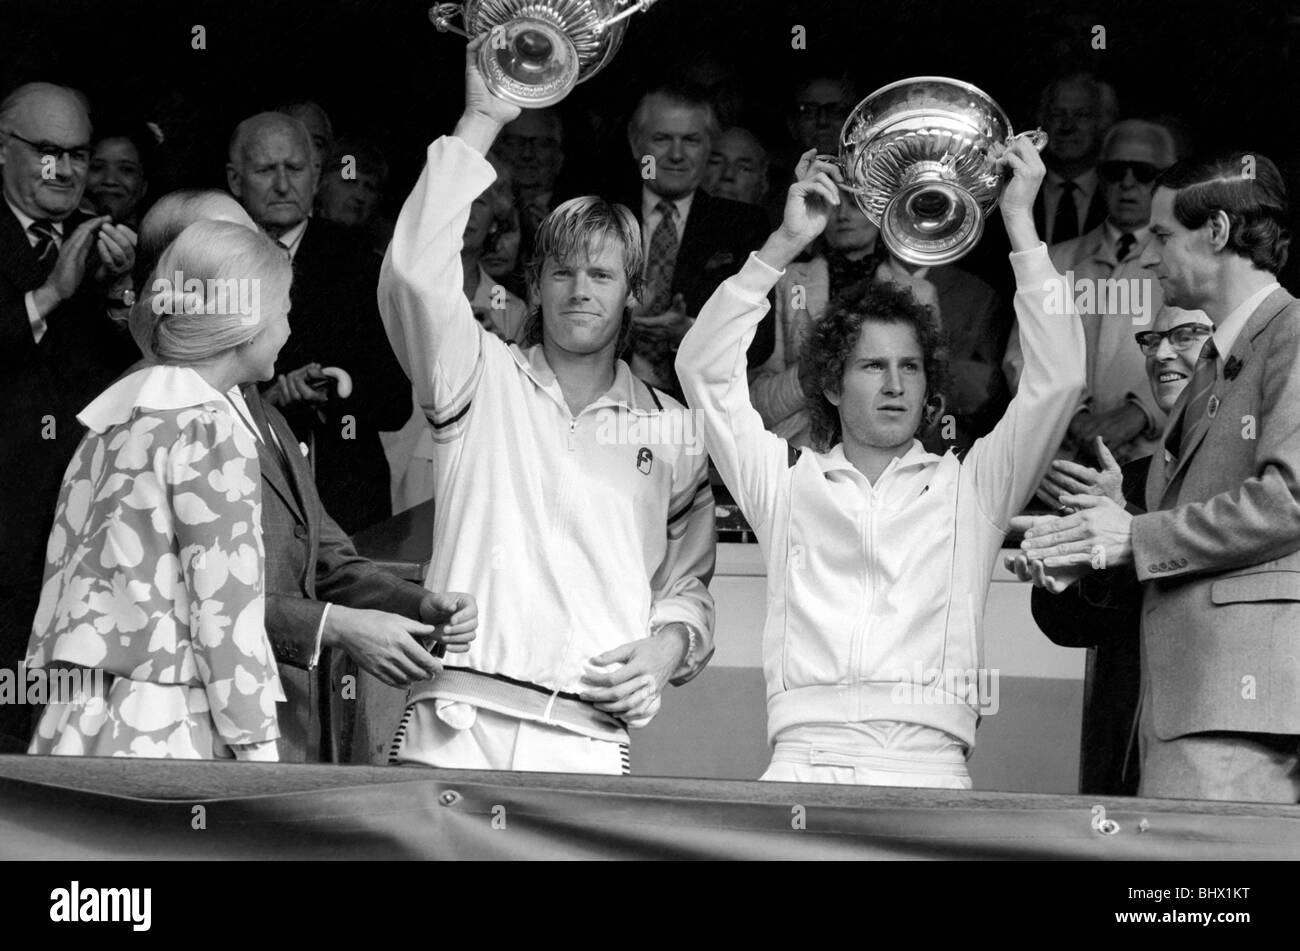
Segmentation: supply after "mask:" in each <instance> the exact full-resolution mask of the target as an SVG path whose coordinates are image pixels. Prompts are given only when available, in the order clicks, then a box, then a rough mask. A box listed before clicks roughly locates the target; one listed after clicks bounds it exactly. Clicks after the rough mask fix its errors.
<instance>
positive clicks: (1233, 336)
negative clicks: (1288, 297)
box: [1213, 281, 1282, 366]
mask: <svg viewBox="0 0 1300 951" xmlns="http://www.w3.org/2000/svg"><path fill="white" fill-rule="evenodd" d="M1281 286H1282V285H1281V284H1279V283H1278V282H1277V281H1273V282H1272V283H1271V284H1269V285H1268V286H1267V287H1261V288H1260V289H1259V290H1257V291H1256V292H1255V293H1253V294H1251V295H1250V296H1249V297H1247V298H1246V299H1245V300H1244V301H1242V302H1241V303H1240V304H1238V305H1237V308H1236V310H1234V311H1233V312H1232V313H1231V314H1229V315H1228V316H1227V317H1224V318H1223V322H1222V323H1220V324H1219V325H1218V326H1217V327H1215V328H1214V335H1213V336H1214V346H1215V347H1216V348H1217V349H1218V351H1219V365H1220V366H1222V365H1223V361H1225V360H1227V359H1228V354H1230V353H1232V345H1233V344H1235V343H1236V342H1237V337H1238V336H1240V335H1241V328H1242V327H1245V326H1246V321H1247V320H1249V319H1250V315H1251V314H1253V313H1255V310H1256V308H1258V307H1259V305H1260V304H1262V303H1264V298H1266V297H1268V295H1269V294H1272V293H1273V292H1274V291H1275V290H1277V289H1278V288H1280V287H1281Z"/></svg>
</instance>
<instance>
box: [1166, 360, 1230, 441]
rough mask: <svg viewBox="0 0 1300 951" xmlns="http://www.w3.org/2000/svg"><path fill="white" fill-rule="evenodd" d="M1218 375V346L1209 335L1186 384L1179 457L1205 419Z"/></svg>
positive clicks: (1171, 434) (1180, 424)
mask: <svg viewBox="0 0 1300 951" xmlns="http://www.w3.org/2000/svg"><path fill="white" fill-rule="evenodd" d="M1218 376H1219V348H1218V347H1216V346H1215V345H1214V338H1213V337H1211V338H1209V339H1208V340H1206V341H1205V345H1204V346H1203V347H1201V356H1200V358H1199V359H1198V360H1197V361H1196V369H1195V370H1193V371H1192V381H1191V382H1190V383H1189V384H1188V385H1187V387H1188V389H1189V390H1190V391H1191V394H1192V396H1191V398H1190V399H1189V400H1188V401H1187V406H1186V408H1185V409H1184V410H1183V418H1182V420H1181V421H1180V423H1179V426H1180V427H1181V428H1182V432H1181V433H1179V434H1178V435H1179V440H1178V458H1179V459H1182V458H1184V457H1185V456H1186V455H1187V451H1188V450H1189V449H1190V448H1191V444H1192V439H1193V438H1194V437H1195V436H1196V434H1197V432H1198V431H1199V429H1200V426H1201V424H1202V423H1203V422H1204V421H1205V411H1206V407H1208V406H1209V402H1210V394H1211V393H1213V392H1214V383H1215V381H1216V380H1217V379H1218ZM1169 435H1170V436H1173V435H1174V433H1172V432H1171V433H1170V434H1169ZM1168 442H1169V440H1166V444H1167V443H1168Z"/></svg>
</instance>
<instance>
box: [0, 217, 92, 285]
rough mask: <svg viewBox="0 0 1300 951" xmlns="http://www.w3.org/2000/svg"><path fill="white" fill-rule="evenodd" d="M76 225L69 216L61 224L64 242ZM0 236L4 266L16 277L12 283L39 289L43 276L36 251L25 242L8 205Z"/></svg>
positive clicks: (21, 227) (19, 223)
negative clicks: (11, 270)
mask: <svg viewBox="0 0 1300 951" xmlns="http://www.w3.org/2000/svg"><path fill="white" fill-rule="evenodd" d="M78 223H79V222H78V219H77V218H76V216H69V217H68V219H67V220H66V221H64V222H63V240H64V241H66V240H68V238H70V237H71V236H72V230H71V229H73V228H75V227H76V225H77V224H78ZM0 235H2V238H0V240H2V242H3V243H2V244H0V247H2V248H3V253H4V261H5V265H6V267H10V268H12V269H13V272H14V275H15V277H16V280H15V282H14V283H15V284H17V286H19V287H25V288H32V287H39V286H40V285H41V284H43V283H44V275H42V274H41V262H40V261H39V260H38V259H37V257H36V250H35V249H34V248H33V247H32V243H31V242H30V241H28V240H27V233H26V232H25V231H23V226H22V222H20V221H19V220H18V217H17V216H16V215H15V214H14V213H13V210H12V209H11V208H9V206H8V205H6V206H5V216H4V227H3V230H2V231H0Z"/></svg>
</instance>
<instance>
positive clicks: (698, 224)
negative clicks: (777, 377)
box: [625, 188, 776, 367]
mask: <svg viewBox="0 0 1300 951" xmlns="http://www.w3.org/2000/svg"><path fill="white" fill-rule="evenodd" d="M625 203H626V204H627V205H628V207H629V208H631V209H632V211H633V213H634V214H635V215H636V216H637V220H638V221H641V220H642V219H641V191H640V188H638V189H637V191H636V193H635V194H634V195H629V196H626V200H625ZM771 230H772V229H771V228H770V227H769V226H768V223H767V216H766V215H765V214H764V213H763V209H761V208H759V207H757V206H755V205H746V204H743V203H741V202H738V201H732V200H731V199H729V198H715V197H713V196H712V195H710V194H708V193H707V192H706V191H704V189H702V188H698V189H696V190H695V197H694V198H692V199H691V210H690V214H689V215H687V217H686V227H685V229H684V230H683V231H682V243H681V247H680V248H678V250H677V262H676V264H675V265H674V268H673V290H672V292H673V294H681V295H682V296H683V297H685V298H686V312H687V313H688V314H690V315H691V316H692V317H694V316H696V315H697V314H699V312H700V308H702V307H703V306H704V305H705V303H706V302H707V301H708V299H709V298H710V297H712V296H713V292H714V291H716V290H717V289H718V285H720V284H721V283H722V282H723V281H725V280H726V279H727V278H729V277H731V276H732V275H733V274H735V273H736V272H737V271H739V270H740V269H741V267H742V266H743V265H744V263H745V261H746V260H747V259H748V258H749V254H750V252H751V251H757V250H758V249H759V248H760V247H762V246H763V242H764V241H766V240H767V236H768V234H770V233H771ZM648 250H649V249H648V248H647V252H648ZM775 344H776V320H775V316H774V314H773V313H772V311H771V310H769V311H768V313H767V316H765V317H764V318H763V321H762V323H760V324H759V326H758V330H757V331H756V332H755V334H754V342H753V343H752V344H750V347H749V365H750V366H751V367H758V366H761V365H762V364H763V361H765V360H766V359H767V358H768V357H770V356H771V355H772V348H773V347H774V346H775Z"/></svg>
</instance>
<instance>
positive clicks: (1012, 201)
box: [965, 139, 1085, 531]
mask: <svg viewBox="0 0 1300 951" xmlns="http://www.w3.org/2000/svg"><path fill="white" fill-rule="evenodd" d="M997 161H998V162H999V164H1002V165H1004V166H1006V167H1009V168H1011V169H1012V178H1011V181H1010V182H1009V183H1008V184H1007V188H1006V191H1005V192H1004V193H1003V195H1002V218H1003V221H1004V222H1005V223H1006V231H1007V236H1008V237H1009V238H1010V240H1011V252H1012V253H1011V266H1012V268H1013V269H1014V271H1015V275H1016V296H1015V310H1016V321H1017V327H1018V328H1019V332H1020V346H1021V349H1022V351H1023V353H1024V371H1023V375H1022V376H1021V378H1020V385H1019V388H1018V389H1017V391H1016V395H1015V398H1014V399H1012V400H1011V404H1010V405H1009V406H1008V407H1007V410H1006V412H1005V413H1004V414H1003V416H1002V419H1001V420H999V422H998V424H997V425H996V426H995V427H994V428H993V431H992V432H991V433H989V434H988V436H986V437H984V438H982V439H979V440H976V442H975V445H974V446H973V447H971V451H970V453H969V455H968V456H967V458H966V462H965V465H966V466H968V467H970V471H971V472H972V475H973V479H974V485H975V490H976V498H977V499H978V501H979V505H980V508H981V510H982V511H983V512H984V516H985V518H987V519H988V520H989V521H990V522H992V523H993V524H994V525H996V526H997V527H999V528H1001V529H1003V530H1004V531H1005V530H1006V528H1007V525H1008V523H1009V522H1010V519H1011V517H1012V516H1013V515H1015V514H1017V513H1018V512H1019V511H1020V510H1021V509H1022V508H1024V506H1025V503H1026V502H1028V501H1029V498H1030V496H1032V495H1033V492H1034V488H1035V487H1036V486H1037V485H1038V482H1039V480H1040V479H1041V478H1042V476H1043V473H1044V472H1045V471H1046V470H1047V466H1048V463H1050V462H1051V461H1052V455H1053V453H1055V452H1056V450H1057V448H1058V447H1059V446H1060V444H1061V439H1062V438H1063V437H1064V436H1065V431H1066V429H1067V428H1068V426H1069V423H1070V417H1071V416H1072V415H1073V413H1074V410H1075V407H1076V406H1077V405H1078V401H1079V396H1080V394H1082V392H1083V387H1084V371H1085V367H1084V339H1083V326H1082V324H1081V323H1080V322H1079V318H1078V316H1077V315H1074V314H1069V315H1066V314H1050V313H1048V310H1047V304H1048V302H1049V300H1051V296H1050V295H1051V293H1052V292H1053V289H1054V287H1055V282H1063V279H1062V278H1061V277H1060V275H1058V274H1057V273H1056V270H1055V268H1053V267H1052V263H1051V260H1050V259H1049V258H1048V256H1047V248H1046V246H1045V245H1044V244H1043V243H1042V242H1041V241H1039V240H1038V234H1037V232H1036V231H1035V229H1034V218H1033V204H1034V195H1035V194H1036V193H1037V191H1038V186H1039V184H1040V183H1041V182H1042V180H1043V176H1044V174H1045V172H1046V170H1045V169H1044V167H1043V162H1042V159H1041V158H1040V157H1039V155H1038V152H1037V151H1036V150H1035V149H1034V147H1033V146H1032V145H1030V144H1029V143H1028V142H1027V141H1025V140H1024V139H1019V140H1017V141H1016V142H1014V143H1013V145H1012V147H1011V148H1009V149H1007V150H1006V151H1005V152H1003V153H1002V154H1001V155H1000V156H999V158H998V159H997ZM1055 290H1056V291H1057V293H1058V294H1059V293H1060V292H1062V288H1060V287H1055ZM1061 309H1062V310H1064V309H1065V308H1061Z"/></svg>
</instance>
